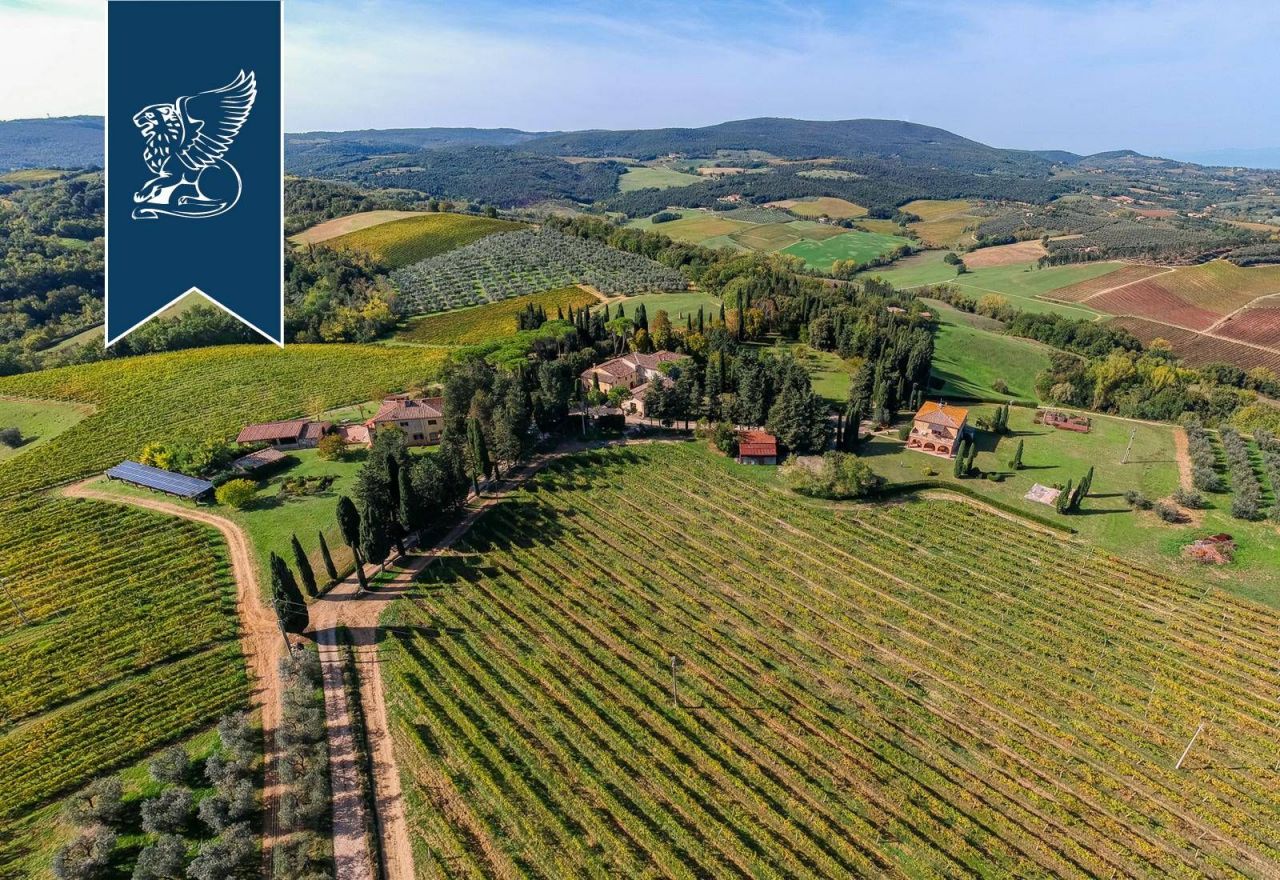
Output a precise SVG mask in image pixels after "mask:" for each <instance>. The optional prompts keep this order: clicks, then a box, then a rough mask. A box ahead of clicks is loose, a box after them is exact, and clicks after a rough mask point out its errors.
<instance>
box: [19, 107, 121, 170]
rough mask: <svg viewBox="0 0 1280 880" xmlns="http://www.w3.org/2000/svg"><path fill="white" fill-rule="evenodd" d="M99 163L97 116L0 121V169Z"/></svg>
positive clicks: (99, 127)
mask: <svg viewBox="0 0 1280 880" xmlns="http://www.w3.org/2000/svg"><path fill="white" fill-rule="evenodd" d="M101 164H102V117H101V116H60V117H56V118H53V119H10V120H8V121H0V170H10V169H14V168H88V167H90V166H100V165H101Z"/></svg>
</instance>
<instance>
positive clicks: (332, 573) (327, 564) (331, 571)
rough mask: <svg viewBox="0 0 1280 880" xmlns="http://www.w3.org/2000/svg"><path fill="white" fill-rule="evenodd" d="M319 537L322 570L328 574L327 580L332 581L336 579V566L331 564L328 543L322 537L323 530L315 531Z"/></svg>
mask: <svg viewBox="0 0 1280 880" xmlns="http://www.w3.org/2000/svg"><path fill="white" fill-rule="evenodd" d="M316 534H317V535H318V536H319V538H320V555H321V556H322V557H323V558H324V570H325V572H326V573H327V574H328V575H329V581H330V582H331V583H332V582H333V581H336V580H337V579H338V568H337V566H335V565H334V564H333V557H332V556H330V555H329V543H328V542H327V541H325V539H324V532H317V533H316Z"/></svg>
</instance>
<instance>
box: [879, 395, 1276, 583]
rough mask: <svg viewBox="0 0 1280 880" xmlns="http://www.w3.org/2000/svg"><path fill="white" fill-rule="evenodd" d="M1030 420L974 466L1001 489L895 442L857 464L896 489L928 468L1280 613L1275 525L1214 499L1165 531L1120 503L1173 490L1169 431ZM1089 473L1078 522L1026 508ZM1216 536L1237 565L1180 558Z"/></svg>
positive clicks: (1102, 419) (1097, 419)
mask: <svg viewBox="0 0 1280 880" xmlns="http://www.w3.org/2000/svg"><path fill="white" fill-rule="evenodd" d="M994 409H995V407H994V406H992V405H981V406H977V407H974V408H971V409H970V411H969V413H970V414H969V420H970V423H972V422H974V421H975V420H976V419H977V417H978V416H980V415H983V414H990V413H991V412H993V411H994ZM1034 413H1035V410H1033V409H1029V408H1017V407H1015V408H1013V409H1011V410H1010V416H1009V424H1010V428H1011V433H1010V434H1008V435H1006V436H1004V437H999V438H997V437H996V436H994V435H991V434H980V435H979V444H978V448H979V452H978V457H977V466H978V467H979V468H980V469H981V470H983V471H1001V472H1003V473H1004V474H1005V475H1006V476H1005V479H1004V481H1003V482H1000V483H995V482H991V481H990V480H986V479H981V478H969V479H965V480H961V481H956V480H955V478H954V477H953V476H952V470H951V467H952V463H951V462H950V461H944V460H942V459H939V458H935V457H933V456H930V455H925V454H924V453H920V452H915V451H908V450H907V449H906V448H905V447H904V446H903V444H902V443H901V442H899V441H897V440H896V439H890V438H884V437H877V438H875V439H874V440H872V441H870V442H869V443H866V444H865V445H864V446H863V448H862V450H861V452H860V454H861V455H862V456H863V457H864V459H865V460H866V461H867V463H868V464H870V465H871V467H872V468H873V469H874V470H875V471H876V472H877V473H879V474H881V475H883V476H885V477H887V478H888V479H890V480H891V481H894V482H907V481H912V480H919V479H924V478H925V477H926V474H925V469H926V468H932V469H933V470H935V471H937V472H938V474H937V476H936V477H931V479H938V480H942V481H944V482H961V483H963V484H964V485H965V486H966V487H967V488H969V489H971V490H973V491H975V492H978V493H980V494H982V495H986V496H989V497H991V498H994V499H996V500H999V501H1002V502H1004V503H1005V504H1008V505H1010V506H1012V507H1013V508H1015V509H1018V510H1025V511H1027V512H1029V513H1034V514H1038V515H1040V516H1042V517H1049V518H1051V519H1058V520H1059V521H1060V522H1062V523H1063V524H1065V525H1068V526H1070V527H1072V528H1074V529H1076V530H1077V531H1078V532H1079V535H1080V537H1081V538H1082V539H1084V540H1087V541H1089V542H1091V543H1094V544H1096V545H1097V546H1099V547H1101V548H1102V549H1104V550H1106V551H1108V552H1112V553H1115V554H1117V555H1122V556H1130V557H1133V558H1136V559H1138V560H1140V561H1142V562H1145V563H1147V564H1150V565H1156V566H1159V567H1162V568H1164V569H1166V570H1167V569H1173V570H1174V571H1175V572H1177V573H1178V574H1180V575H1182V576H1185V577H1187V578H1189V579H1191V580H1194V581H1196V582H1198V583H1202V584H1204V585H1205V586H1210V585H1212V586H1214V587H1216V588H1219V589H1223V590H1226V591H1228V592H1231V593H1234V594H1236V595H1238V596H1243V597H1246V598H1249V599H1253V600H1256V601H1260V602H1264V603H1266V604H1268V605H1271V606H1273V607H1280V530H1277V528H1276V526H1275V525H1274V524H1271V523H1246V522H1242V521H1240V520H1237V519H1233V518H1232V517H1231V515H1230V512H1229V511H1230V503H1231V499H1230V496H1229V495H1218V496H1211V498H1210V500H1211V501H1212V503H1213V504H1214V509H1211V510H1207V511H1204V513H1203V519H1202V522H1200V523H1198V524H1197V523H1189V524H1184V525H1170V524H1166V523H1164V522H1162V521H1161V520H1160V519H1159V518H1158V517H1156V515H1155V514H1154V513H1152V512H1151V511H1143V512H1134V511H1132V510H1130V509H1129V507H1128V505H1127V504H1126V503H1125V500H1124V493H1125V492H1126V491H1128V490H1130V489H1136V490H1138V491H1140V492H1142V493H1143V494H1144V495H1146V496H1147V497H1149V498H1152V499H1159V498H1164V497H1167V496H1168V495H1170V494H1171V493H1172V492H1173V491H1174V489H1176V488H1177V486H1178V466H1177V460H1176V458H1175V452H1174V442H1173V428H1172V427H1171V426H1169V425H1156V424H1145V423H1142V424H1140V423H1136V422H1129V421H1125V420H1123V419H1115V418H1110V417H1107V416H1098V415H1094V416H1093V431H1092V432H1091V433H1089V434H1075V433H1072V432H1070V431H1057V430H1054V429H1050V428H1045V427H1043V426H1041V425H1036V424H1034V423H1033V421H1032V417H1033V415H1034ZM1135 430H1136V433H1135V434H1134V441H1133V449H1132V451H1131V452H1130V454H1129V461H1128V463H1127V464H1120V461H1121V459H1122V458H1123V457H1124V453H1125V447H1126V446H1127V445H1128V443H1129V435H1130V432H1132V431H1135ZM1019 439H1021V440H1022V441H1023V442H1024V444H1025V447H1024V451H1023V454H1022V461H1023V464H1024V465H1025V466H1026V467H1025V469H1024V470H1021V471H1017V472H1014V471H1010V470H1009V459H1011V458H1012V457H1013V454H1014V449H1015V447H1016V446H1017V443H1018V440H1019ZM1090 467H1094V468H1095V469H1096V470H1095V476H1094V483H1093V488H1094V492H1093V494H1092V495H1091V496H1090V497H1089V498H1088V499H1087V500H1086V501H1085V502H1084V505H1083V510H1082V512H1081V513H1077V514H1073V515H1070V516H1060V515H1059V514H1057V513H1056V512H1055V511H1054V510H1053V509H1052V508H1051V507H1047V506H1045V505H1043V504H1037V503H1035V502H1031V501H1027V500H1025V499H1024V498H1023V495H1025V494H1026V492H1027V490H1028V489H1030V488H1031V485H1032V484H1033V483H1041V484H1043V485H1046V486H1052V485H1054V484H1055V483H1059V484H1061V483H1065V482H1066V481H1067V480H1068V479H1070V480H1072V481H1075V482H1078V481H1079V480H1080V478H1081V477H1082V476H1084V474H1085V473H1086V472H1087V471H1088V470H1089V468H1090ZM1216 532H1227V533H1229V534H1232V535H1234V536H1235V537H1236V539H1237V543H1238V545H1239V550H1238V553H1237V557H1236V562H1235V564H1234V565H1232V566H1230V567H1229V568H1213V567H1205V566H1200V565H1198V564H1195V563H1191V562H1187V561H1185V560H1183V559H1182V558H1181V556H1180V550H1181V547H1182V546H1183V545H1184V544H1186V543H1188V542H1190V541H1191V540H1192V539H1194V538H1196V537H1200V536H1203V535H1207V534H1213V533H1216ZM1065 588H1066V585H1065V584H1064V589H1065Z"/></svg>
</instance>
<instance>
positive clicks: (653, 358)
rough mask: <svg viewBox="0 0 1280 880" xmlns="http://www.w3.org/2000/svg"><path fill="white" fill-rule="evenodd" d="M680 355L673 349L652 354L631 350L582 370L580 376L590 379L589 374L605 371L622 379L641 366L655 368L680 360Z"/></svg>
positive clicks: (648, 368) (649, 368) (647, 368)
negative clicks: (628, 352)
mask: <svg viewBox="0 0 1280 880" xmlns="http://www.w3.org/2000/svg"><path fill="white" fill-rule="evenodd" d="M681 357H682V355H678V354H676V353H675V352H674V351H656V352H654V353H653V354H641V353H640V352H636V351H633V352H632V353H631V354H624V355H623V356H622V357H616V358H611V359H610V360H607V361H605V362H604V363H602V364H597V365H596V366H594V367H591V368H590V369H587V370H583V371H582V373H581V376H582V378H583V379H590V378H591V374H592V373H595V372H601V373H606V374H607V375H610V376H612V377H613V378H615V379H622V378H624V377H626V376H630V375H631V374H632V373H634V372H636V371H637V370H639V369H641V368H643V369H646V370H656V369H658V365H659V364H666V363H671V362H672V361H678V360H680V359H681Z"/></svg>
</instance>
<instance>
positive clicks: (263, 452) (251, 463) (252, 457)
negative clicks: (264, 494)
mask: <svg viewBox="0 0 1280 880" xmlns="http://www.w3.org/2000/svg"><path fill="white" fill-rule="evenodd" d="M283 458H284V453H283V452H281V451H280V450H279V449H272V448H271V447H270V446H268V447H267V448H266V449H259V450H258V451H257V452H250V453H249V454H248V455H242V456H240V457H239V458H237V459H236V460H235V461H233V462H231V466H232V467H233V468H235V469H236V470H240V471H256V470H257V469H258V468H261V467H266V466H267V465H269V464H275V463H276V462H278V461H280V460H281V459H283Z"/></svg>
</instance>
